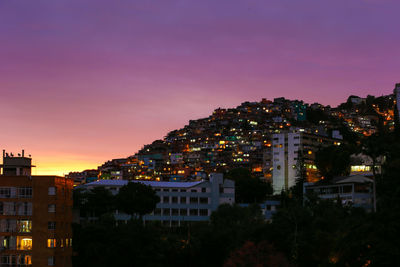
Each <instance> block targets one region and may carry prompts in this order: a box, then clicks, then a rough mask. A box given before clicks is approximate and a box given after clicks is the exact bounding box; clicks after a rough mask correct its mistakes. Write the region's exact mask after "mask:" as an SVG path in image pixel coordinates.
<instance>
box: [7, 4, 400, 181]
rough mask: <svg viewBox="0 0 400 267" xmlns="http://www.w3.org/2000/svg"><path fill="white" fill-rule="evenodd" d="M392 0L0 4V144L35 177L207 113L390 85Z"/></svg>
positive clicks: (395, 22)
mask: <svg viewBox="0 0 400 267" xmlns="http://www.w3.org/2000/svg"><path fill="white" fill-rule="evenodd" d="M399 10H400V1H398V0H336V1H332V0H276V1H275V0H274V1H268V0H201V1H198V0H196V1H195V0H180V1H178V0H160V1H153V0H141V1H134V0H90V1H89V0H57V1H54V0H46V1H44V0H0V92H1V94H0V107H1V109H2V112H1V113H0V121H1V123H2V125H1V129H2V130H1V131H0V144H1V147H2V148H5V149H7V150H10V151H15V152H17V150H20V149H22V148H25V149H26V150H27V151H28V152H29V153H31V154H32V156H33V158H34V161H35V163H36V164H37V165H38V168H37V171H36V173H37V174H39V173H41V174H63V173H66V172H68V171H69V170H81V169H84V168H90V167H96V166H97V165H99V164H101V163H102V162H103V161H105V160H107V159H110V158H113V157H124V156H128V155H131V154H134V153H135V152H136V151H137V150H138V149H139V148H140V147H141V146H142V145H143V144H146V143H150V142H151V141H153V140H154V139H159V138H162V137H163V136H164V135H165V134H166V133H167V132H168V131H170V130H173V129H175V128H180V127H182V126H184V125H185V124H186V123H187V122H188V120H189V119H196V118H200V117H204V116H208V115H209V114H210V113H211V112H212V110H214V109H215V108H217V107H234V106H237V105H238V104H240V103H241V102H244V101H253V100H254V101H255V100H261V98H268V99H272V98H274V97H278V96H285V97H287V98H290V99H303V100H305V101H306V102H315V101H318V102H320V103H323V104H330V105H337V104H338V103H340V102H342V101H345V100H346V98H347V97H348V96H349V95H350V94H356V95H360V96H366V95H367V94H373V95H382V94H388V93H391V91H392V89H393V88H394V84H395V83H396V82H400V75H399V74H400V46H399V44H400V19H399V15H398V14H399Z"/></svg>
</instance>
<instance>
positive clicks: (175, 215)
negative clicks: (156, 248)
mask: <svg viewBox="0 0 400 267" xmlns="http://www.w3.org/2000/svg"><path fill="white" fill-rule="evenodd" d="M131 182H134V183H142V184H145V185H149V186H151V187H152V188H153V189H154V190H155V191H156V192H157V195H158V196H159V197H160V202H159V203H158V204H157V206H156V209H155V210H154V212H152V213H151V214H148V215H145V216H144V217H143V220H144V221H161V222H162V223H163V224H165V225H170V226H175V225H181V224H182V223H184V222H198V221H208V220H209V219H210V215H211V213H212V212H213V211H215V210H216V209H217V208H218V206H219V205H221V204H225V203H227V204H233V203H235V183H234V181H231V180H228V179H224V178H223V174H220V173H211V174H210V175H209V180H202V181H194V182H156V181H135V180H134V181H131ZM127 183H128V181H126V180H99V181H96V182H92V183H88V184H85V185H82V186H80V187H79V188H84V189H87V190H90V189H92V188H95V187H104V188H106V189H109V190H110V191H111V192H112V193H113V194H114V195H115V194H117V193H118V191H119V189H120V188H121V187H122V186H124V185H126V184H127ZM115 217H116V219H117V220H129V219H130V216H129V215H127V214H121V213H118V212H117V214H116V215H115Z"/></svg>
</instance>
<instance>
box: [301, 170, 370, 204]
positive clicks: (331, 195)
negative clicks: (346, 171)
mask: <svg viewBox="0 0 400 267" xmlns="http://www.w3.org/2000/svg"><path fill="white" fill-rule="evenodd" d="M303 192H304V194H305V196H307V194H315V195H316V196H318V197H319V198H320V199H329V200H334V201H336V200H340V201H341V202H342V204H343V205H351V206H353V207H360V208H364V209H365V210H366V211H369V212H370V211H373V210H374V180H373V179H371V178H368V177H366V176H362V175H354V176H348V177H336V178H334V179H332V180H331V181H329V182H326V181H320V182H317V183H305V184H304V186H303Z"/></svg>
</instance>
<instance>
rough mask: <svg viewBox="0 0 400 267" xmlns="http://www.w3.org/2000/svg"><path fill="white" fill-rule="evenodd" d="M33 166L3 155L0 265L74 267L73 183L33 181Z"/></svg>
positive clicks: (36, 178) (60, 179)
mask: <svg viewBox="0 0 400 267" xmlns="http://www.w3.org/2000/svg"><path fill="white" fill-rule="evenodd" d="M31 162H32V159H31V158H30V157H25V155H24V151H22V154H19V155H18V157H14V156H13V155H12V154H10V155H8V154H6V153H5V151H3V164H2V165H1V168H2V169H3V172H2V175H1V176H0V266H2V267H3V266H63V267H64V266H66V267H69V266H72V264H71V256H72V229H71V222H72V187H73V180H71V179H67V178H64V177H57V176H32V175H31V168H32V167H34V166H32V164H31Z"/></svg>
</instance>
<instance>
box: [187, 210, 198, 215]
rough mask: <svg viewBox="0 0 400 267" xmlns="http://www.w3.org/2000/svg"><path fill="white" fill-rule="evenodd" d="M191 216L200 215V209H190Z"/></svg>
mask: <svg viewBox="0 0 400 267" xmlns="http://www.w3.org/2000/svg"><path fill="white" fill-rule="evenodd" d="M189 214H190V216H198V215H199V210H198V209H190V213H189Z"/></svg>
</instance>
